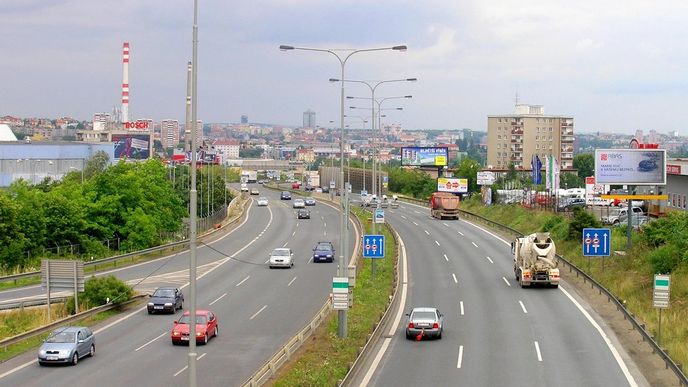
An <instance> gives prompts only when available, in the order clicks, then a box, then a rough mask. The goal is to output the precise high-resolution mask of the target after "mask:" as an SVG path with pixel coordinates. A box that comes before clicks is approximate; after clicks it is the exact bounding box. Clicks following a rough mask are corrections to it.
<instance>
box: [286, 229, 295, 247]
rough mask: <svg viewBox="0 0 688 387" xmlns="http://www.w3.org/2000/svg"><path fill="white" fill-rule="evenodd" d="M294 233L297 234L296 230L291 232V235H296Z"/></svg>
mask: <svg viewBox="0 0 688 387" xmlns="http://www.w3.org/2000/svg"><path fill="white" fill-rule="evenodd" d="M294 235H296V231H294V232H293V233H291V236H294ZM285 246H286V245H285Z"/></svg>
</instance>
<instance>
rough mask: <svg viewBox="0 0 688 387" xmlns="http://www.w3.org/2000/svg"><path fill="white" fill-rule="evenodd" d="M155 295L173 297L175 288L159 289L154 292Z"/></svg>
mask: <svg viewBox="0 0 688 387" xmlns="http://www.w3.org/2000/svg"><path fill="white" fill-rule="evenodd" d="M153 297H161V298H172V297H174V290H172V289H158V290H156V291H155V293H153Z"/></svg>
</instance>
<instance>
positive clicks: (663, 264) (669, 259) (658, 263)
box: [648, 245, 681, 274]
mask: <svg viewBox="0 0 688 387" xmlns="http://www.w3.org/2000/svg"><path fill="white" fill-rule="evenodd" d="M648 259H649V260H650V264H651V265H652V270H653V271H654V273H657V274H668V273H671V272H672V271H673V270H674V269H675V268H676V267H677V266H678V265H679V263H681V256H680V253H679V251H678V250H677V249H676V246H674V245H664V246H661V247H659V248H657V249H655V250H652V251H651V252H650V254H648Z"/></svg>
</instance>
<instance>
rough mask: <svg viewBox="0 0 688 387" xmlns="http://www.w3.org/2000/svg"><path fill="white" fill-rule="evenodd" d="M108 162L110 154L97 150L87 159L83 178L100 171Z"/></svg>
mask: <svg viewBox="0 0 688 387" xmlns="http://www.w3.org/2000/svg"><path fill="white" fill-rule="evenodd" d="M109 162H110V156H108V154H107V153H105V152H103V151H98V152H96V154H94V155H93V157H92V158H91V159H90V160H88V162H87V163H86V167H85V168H84V178H85V179H90V178H91V177H93V176H95V175H97V174H99V173H102V172H103V171H105V168H106V167H107V166H108V164H109Z"/></svg>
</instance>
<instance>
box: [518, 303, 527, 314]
mask: <svg viewBox="0 0 688 387" xmlns="http://www.w3.org/2000/svg"><path fill="white" fill-rule="evenodd" d="M518 303H519V304H521V309H523V313H526V314H527V313H528V311H527V310H526V306H525V305H523V301H521V300H518Z"/></svg>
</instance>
